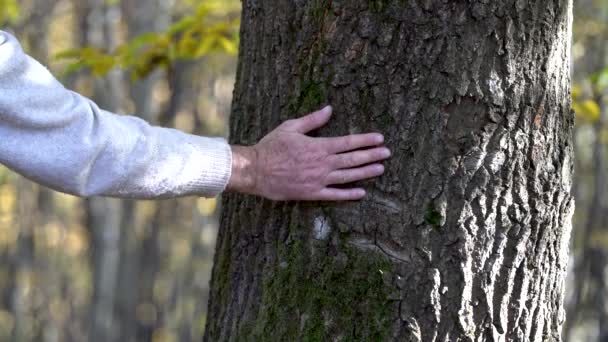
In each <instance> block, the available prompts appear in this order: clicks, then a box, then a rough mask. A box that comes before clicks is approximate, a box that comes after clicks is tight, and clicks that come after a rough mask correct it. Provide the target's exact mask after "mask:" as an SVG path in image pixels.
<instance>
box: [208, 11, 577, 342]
mask: <svg viewBox="0 0 608 342" xmlns="http://www.w3.org/2000/svg"><path fill="white" fill-rule="evenodd" d="M571 7H572V4H571V1H570V0H528V1H526V0H508V1H438V0H437V1H434V0H408V1H403V0H365V1H363V0H353V1H338V0H314V1H296V0H272V1H271V0H247V1H243V18H242V19H243V20H242V29H241V52H240V58H239V66H238V72H237V81H236V89H235V92H234V95H235V96H234V102H233V109H232V118H231V132H230V133H231V142H232V143H237V144H253V143H255V142H256V141H258V140H259V139H260V138H261V137H262V136H263V135H264V134H265V133H267V132H268V131H269V130H270V129H272V128H273V127H275V126H276V125H278V124H279V123H280V122H282V121H283V120H285V119H288V118H291V117H292V116H293V115H296V114H305V113H307V112H310V111H312V110H314V109H317V108H319V107H320V106H321V105H322V104H325V103H331V104H332V105H333V106H334V108H335V115H334V118H333V120H332V122H331V123H330V125H329V126H328V127H326V128H323V129H322V130H320V131H319V132H318V133H319V134H321V135H324V136H335V135H344V134H348V133H355V132H367V131H380V132H383V133H385V134H386V136H387V139H386V141H387V145H388V146H389V147H391V148H392V150H393V151H394V156H393V158H392V159H391V160H390V161H389V162H387V165H386V166H387V168H386V169H387V172H386V174H385V175H384V176H383V177H381V178H379V179H376V180H372V181H367V182H365V183H364V185H365V186H366V187H367V189H368V193H369V195H368V197H367V198H366V199H365V200H363V201H361V202H353V203H275V202H270V201H265V200H260V199H258V198H253V197H249V196H243V195H237V194H229V195H226V196H225V197H224V199H223V208H224V211H223V214H222V224H221V231H220V233H219V237H218V243H217V251H216V256H215V265H214V270H213V279H212V289H211V297H210V301H209V316H208V317H209V319H208V321H207V326H206V336H205V340H207V341H234V340H277V341H279V340H280V341H297V340H311V341H325V340H330V341H334V340H335V341H351V340H352V341H363V340H374V341H375V340H383V341H384V340H389V341H390V340H398V341H559V340H561V327H562V324H563V322H564V318H565V317H564V316H565V314H564V310H563V304H562V300H563V284H564V278H565V272H566V264H567V261H568V240H569V237H570V230H571V223H570V218H571V215H572V212H573V208H574V204H573V199H572V196H571V195H570V187H571V181H572V169H573V168H572V164H573V156H572V128H573V113H572V112H571V110H570V96H569V92H570V75H569V58H570V36H571V20H572V14H571V11H572V9H571Z"/></svg>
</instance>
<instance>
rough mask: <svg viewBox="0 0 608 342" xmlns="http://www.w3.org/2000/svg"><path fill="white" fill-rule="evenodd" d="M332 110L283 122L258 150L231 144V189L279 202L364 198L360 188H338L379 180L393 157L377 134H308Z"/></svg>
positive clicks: (316, 127)
mask: <svg viewBox="0 0 608 342" xmlns="http://www.w3.org/2000/svg"><path fill="white" fill-rule="evenodd" d="M331 114H332V108H331V107H330V106H328V107H325V108H323V109H321V110H320V111H317V112H314V113H312V114H309V115H306V116H304V117H302V118H299V119H292V120H288V121H285V122H284V123H282V124H281V125H280V126H279V127H277V128H276V129H275V130H273V131H272V132H270V133H269V134H268V135H267V136H265V137H264V138H263V139H262V140H260V142H259V143H257V144H256V145H254V146H250V147H247V146H232V154H233V163H232V176H231V178H230V181H229V183H228V187H227V190H228V191H235V192H241V193H248V194H253V195H258V196H262V197H266V198H268V199H271V200H276V201H287V200H311V201H349V200H359V199H361V198H363V197H364V196H365V190H363V189H361V188H350V189H344V188H336V187H332V186H335V185H342V184H348V183H352V182H356V181H359V180H363V179H368V178H373V177H377V176H380V175H382V174H383V173H384V166H383V165H382V164H380V163H379V162H380V161H383V160H385V159H387V158H389V157H390V155H391V152H390V150H389V149H388V148H386V147H382V146H381V145H382V143H383V142H384V137H383V136H382V135H381V134H378V133H369V134H355V135H348V136H344V137H336V138H313V137H309V136H307V135H306V134H307V133H309V132H310V131H313V130H315V129H318V128H320V127H322V126H324V125H325V124H326V123H327V122H328V121H329V119H330V117H331Z"/></svg>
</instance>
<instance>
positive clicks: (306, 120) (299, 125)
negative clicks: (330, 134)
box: [288, 106, 333, 134]
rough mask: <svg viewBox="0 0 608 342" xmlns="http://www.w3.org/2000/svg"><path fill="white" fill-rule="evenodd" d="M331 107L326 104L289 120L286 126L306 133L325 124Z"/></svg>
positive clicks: (329, 115)
mask: <svg viewBox="0 0 608 342" xmlns="http://www.w3.org/2000/svg"><path fill="white" fill-rule="evenodd" d="M332 111H333V109H332V108H331V106H327V107H325V108H323V109H321V110H319V111H316V112H314V113H311V114H308V115H306V116H303V117H301V118H299V119H294V120H290V121H289V124H288V127H289V129H291V130H294V131H296V132H298V133H302V134H306V133H308V132H310V131H313V130H315V129H317V128H321V127H323V126H325V124H326V123H327V122H328V121H329V118H330V117H331V113H332Z"/></svg>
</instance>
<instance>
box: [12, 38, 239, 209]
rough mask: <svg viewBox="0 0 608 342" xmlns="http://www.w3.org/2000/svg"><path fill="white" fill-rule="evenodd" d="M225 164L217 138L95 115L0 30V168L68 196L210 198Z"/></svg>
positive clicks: (224, 177)
mask: <svg viewBox="0 0 608 342" xmlns="http://www.w3.org/2000/svg"><path fill="white" fill-rule="evenodd" d="M231 160H232V154H231V150H230V146H229V145H228V143H227V142H226V140H225V139H222V138H206V137H199V136H194V135H189V134H185V133H182V132H180V131H177V130H174V129H168V128H160V127H152V126H150V125H149V124H147V123H146V122H145V121H143V120H141V119H139V118H136V117H132V116H119V115H116V114H113V113H110V112H107V111H104V110H101V109H99V107H98V106H97V105H96V104H95V103H93V102H92V101H91V100H89V99H87V98H85V97H83V96H81V95H79V94H77V93H75V92H72V91H70V90H67V89H65V88H64V87H63V86H62V85H61V84H60V83H59V82H58V81H57V80H56V79H55V78H54V77H53V76H52V75H51V73H50V72H49V71H48V70H47V69H46V68H45V67H43V66H42V65H40V64H39V63H38V62H36V61H35V60H34V59H32V58H31V57H29V56H27V55H26V54H25V53H24V52H23V50H22V48H21V46H20V45H19V43H18V41H17V40H16V39H15V37H13V36H12V35H10V34H8V33H6V32H2V31H0V164H3V165H5V166H7V167H8V168H10V169H12V170H14V171H16V172H18V173H20V174H22V175H24V176H25V177H27V178H29V179H31V180H33V181H36V182H39V183H41V184H43V185H46V186H48V187H50V188H53V189H55V190H58V191H61V192H65V193H69V194H74V195H79V196H84V197H90V196H111V197H124V198H141V199H152V198H168V197H177V196H189V195H198V196H206V197H211V196H215V195H217V194H219V193H220V192H222V191H223V190H224V189H225V187H226V184H227V183H228V180H229V178H230V173H231V163H232V161H231Z"/></svg>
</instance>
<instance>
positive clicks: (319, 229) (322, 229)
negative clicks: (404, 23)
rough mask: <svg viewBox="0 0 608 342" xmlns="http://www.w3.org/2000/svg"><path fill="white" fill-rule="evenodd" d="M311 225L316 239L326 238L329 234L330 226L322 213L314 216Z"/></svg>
mask: <svg viewBox="0 0 608 342" xmlns="http://www.w3.org/2000/svg"><path fill="white" fill-rule="evenodd" d="M312 227H313V236H314V238H315V239H317V240H327V238H328V237H329V234H331V226H330V225H329V221H328V220H327V217H325V216H324V215H321V216H317V217H315V219H314V220H313V225H312Z"/></svg>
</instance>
